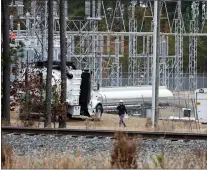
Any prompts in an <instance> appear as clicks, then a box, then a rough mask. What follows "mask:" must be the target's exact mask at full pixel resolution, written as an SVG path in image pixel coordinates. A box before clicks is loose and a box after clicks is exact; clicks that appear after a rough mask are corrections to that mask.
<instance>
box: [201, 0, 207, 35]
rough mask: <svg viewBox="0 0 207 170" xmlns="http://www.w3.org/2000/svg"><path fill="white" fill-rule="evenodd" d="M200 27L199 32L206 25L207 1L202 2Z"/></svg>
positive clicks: (202, 30)
mask: <svg viewBox="0 0 207 170" xmlns="http://www.w3.org/2000/svg"><path fill="white" fill-rule="evenodd" d="M202 14H203V15H202V27H201V33H203V32H204V28H205V26H206V23H207V2H206V1H204V2H203V3H202Z"/></svg>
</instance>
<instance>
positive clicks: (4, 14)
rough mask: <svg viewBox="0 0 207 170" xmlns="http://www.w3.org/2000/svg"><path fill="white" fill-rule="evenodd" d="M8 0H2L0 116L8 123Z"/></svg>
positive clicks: (9, 58)
mask: <svg viewBox="0 0 207 170" xmlns="http://www.w3.org/2000/svg"><path fill="white" fill-rule="evenodd" d="M9 3H10V1H9V0H2V7H1V9H2V18H3V100H2V101H3V102H2V118H3V119H4V120H5V121H6V122H7V123H8V124H10V72H11V70H10V62H11V61H10V60H11V56H10V54H9V52H10V44H9Z"/></svg>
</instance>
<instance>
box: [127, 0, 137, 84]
mask: <svg viewBox="0 0 207 170" xmlns="http://www.w3.org/2000/svg"><path fill="white" fill-rule="evenodd" d="M130 9H131V10H130V13H131V15H130V19H129V31H130V32H136V31H137V22H136V20H135V17H134V12H135V1H131V7H130ZM138 64H139V63H138V56H137V36H136V35H135V34H130V35H129V63H128V71H129V74H128V84H129V85H132V86H135V85H137V83H138V82H137V77H138V75H137V74H138V73H139V70H138Z"/></svg>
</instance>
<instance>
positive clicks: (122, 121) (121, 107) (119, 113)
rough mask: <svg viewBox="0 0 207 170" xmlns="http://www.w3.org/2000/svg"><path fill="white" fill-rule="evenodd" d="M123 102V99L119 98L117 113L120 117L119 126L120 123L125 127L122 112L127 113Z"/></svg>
mask: <svg viewBox="0 0 207 170" xmlns="http://www.w3.org/2000/svg"><path fill="white" fill-rule="evenodd" d="M123 103H124V102H123V100H120V101H119V106H118V107H117V110H118V115H119V118H120V121H119V127H120V126H121V125H122V124H123V125H124V127H126V124H125V123H124V113H126V114H127V110H126V107H125V105H124V104H123Z"/></svg>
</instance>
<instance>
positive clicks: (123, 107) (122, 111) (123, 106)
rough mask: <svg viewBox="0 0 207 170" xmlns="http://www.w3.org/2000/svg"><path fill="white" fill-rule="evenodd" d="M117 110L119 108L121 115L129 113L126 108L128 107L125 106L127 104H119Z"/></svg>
mask: <svg viewBox="0 0 207 170" xmlns="http://www.w3.org/2000/svg"><path fill="white" fill-rule="evenodd" d="M117 110H118V114H119V116H121V115H122V114H124V113H125V112H126V113H127V110H126V107H125V105H123V104H122V105H119V106H118V107H117Z"/></svg>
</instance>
